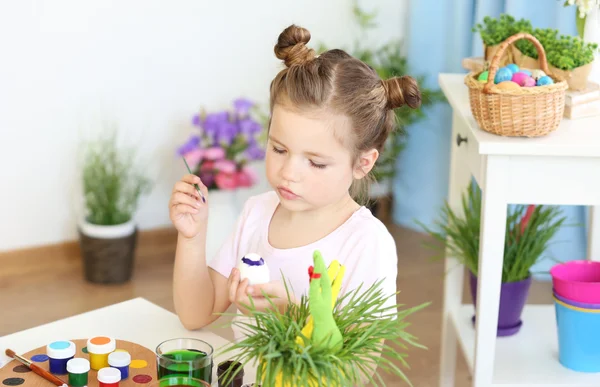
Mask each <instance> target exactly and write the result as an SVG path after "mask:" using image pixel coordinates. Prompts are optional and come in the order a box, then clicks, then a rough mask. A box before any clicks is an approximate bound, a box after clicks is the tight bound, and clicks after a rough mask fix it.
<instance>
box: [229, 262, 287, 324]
mask: <svg viewBox="0 0 600 387" xmlns="http://www.w3.org/2000/svg"><path fill="white" fill-rule="evenodd" d="M264 294H266V295H267V296H268V297H269V299H267V298H266V297H265V296H264ZM250 297H252V302H253V303H254V307H255V308H256V310H259V311H261V312H264V311H265V310H267V309H270V308H272V307H273V305H272V304H271V303H273V304H275V306H277V308H278V309H279V311H280V312H281V313H283V312H284V311H285V307H286V306H287V305H288V303H289V302H290V301H291V302H294V303H295V302H296V299H295V298H294V295H293V294H290V296H289V297H290V299H289V300H288V294H287V292H286V290H285V287H284V286H283V284H282V283H281V282H279V281H273V282H269V283H266V284H261V285H249V284H248V279H244V280H243V281H240V271H239V270H238V269H237V268H233V270H232V271H231V275H230V276H229V301H231V302H232V303H234V304H235V305H236V306H237V307H238V308H239V309H240V311H241V312H242V313H244V314H246V315H247V314H248V310H247V309H246V308H244V305H248V306H250V302H251V301H250Z"/></svg>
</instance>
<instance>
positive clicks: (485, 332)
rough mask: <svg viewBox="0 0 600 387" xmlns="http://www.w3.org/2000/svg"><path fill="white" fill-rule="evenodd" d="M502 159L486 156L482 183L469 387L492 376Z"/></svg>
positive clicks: (502, 218) (502, 226)
mask: <svg viewBox="0 0 600 387" xmlns="http://www.w3.org/2000/svg"><path fill="white" fill-rule="evenodd" d="M506 174H507V168H506V158H505V157H502V156H488V157H487V165H486V169H485V177H484V182H485V183H484V184H483V185H482V206H481V230H480V238H479V240H480V244H479V266H478V281H477V309H476V315H477V320H476V333H475V360H474V363H475V364H473V387H484V386H485V387H488V386H491V385H492V382H493V377H494V360H495V352H496V335H497V326H498V309H499V306H500V284H501V281H502V263H503V260H504V239H505V235H506V211H507V207H508V206H507V203H506V181H507V176H506Z"/></svg>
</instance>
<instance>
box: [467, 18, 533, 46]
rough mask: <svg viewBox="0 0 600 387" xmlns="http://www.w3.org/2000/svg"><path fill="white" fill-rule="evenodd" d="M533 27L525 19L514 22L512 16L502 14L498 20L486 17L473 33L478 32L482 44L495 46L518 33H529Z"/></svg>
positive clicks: (474, 28) (475, 27)
mask: <svg viewBox="0 0 600 387" xmlns="http://www.w3.org/2000/svg"><path fill="white" fill-rule="evenodd" d="M532 30H533V27H532V26H531V22H530V21H529V20H526V19H520V20H516V19H515V17H514V16H511V15H508V14H502V15H500V17H499V18H497V19H496V18H492V17H490V16H486V17H484V18H483V22H482V23H477V24H476V25H475V26H474V27H473V32H479V35H480V36H481V40H482V41H483V44H485V45H486V46H496V45H498V44H500V43H502V42H503V41H505V40H506V39H508V38H509V37H511V36H513V35H514V34H516V33H518V32H531V31H532Z"/></svg>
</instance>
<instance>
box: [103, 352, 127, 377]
mask: <svg viewBox="0 0 600 387" xmlns="http://www.w3.org/2000/svg"><path fill="white" fill-rule="evenodd" d="M129 364H131V355H130V354H129V352H127V351H116V352H113V353H111V354H110V355H108V365H109V366H111V367H113V368H116V369H118V370H119V371H121V380H123V379H127V377H129Z"/></svg>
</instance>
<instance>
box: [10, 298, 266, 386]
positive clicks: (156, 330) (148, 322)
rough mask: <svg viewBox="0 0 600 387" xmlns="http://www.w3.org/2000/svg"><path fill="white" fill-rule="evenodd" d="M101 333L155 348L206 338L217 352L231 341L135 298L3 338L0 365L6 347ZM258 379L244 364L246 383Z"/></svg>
mask: <svg viewBox="0 0 600 387" xmlns="http://www.w3.org/2000/svg"><path fill="white" fill-rule="evenodd" d="M101 335H106V336H112V337H114V338H116V339H121V340H127V341H131V342H134V343H136V344H139V345H142V346H144V347H146V348H148V349H150V350H152V351H154V350H155V348H156V346H157V345H158V344H160V343H161V342H163V341H165V340H169V339H173V338H178V337H189V338H195V339H200V340H204V341H206V342H207V343H209V344H211V345H212V346H213V347H214V349H215V352H216V353H218V352H219V350H220V349H221V348H222V347H224V346H225V345H227V344H229V341H227V340H225V339H224V338H222V337H221V336H218V335H216V334H214V333H212V332H210V331H207V330H205V329H201V330H198V331H193V332H190V331H188V330H186V329H185V328H184V327H183V326H182V325H181V323H180V322H179V319H178V318H177V316H176V315H175V314H174V313H171V312H169V311H168V310H165V309H163V308H161V307H159V306H157V305H155V304H153V303H151V302H149V301H147V300H145V299H143V298H135V299H132V300H129V301H125V302H122V303H119V304H115V305H111V306H108V307H105V308H101V309H96V310H93V311H91V312H88V313H83V314H80V315H77V316H73V317H69V318H67V319H64V320H59V321H55V322H52V323H50V324H45V325H41V326H39V327H35V328H31V329H27V330H24V331H21V332H17V333H14V334H11V335H7V336H4V337H0V350H1V351H2V353H0V367H2V366H3V365H4V364H7V363H8V362H9V361H10V360H12V359H10V358H8V357H7V356H6V355H5V354H4V351H5V349H6V348H10V349H12V350H14V351H15V352H16V353H19V354H21V353H25V352H28V351H31V350H33V349H35V348H38V347H42V346H45V345H46V344H48V343H51V342H52V341H55V340H65V339H84V338H88V337H94V336H101ZM223 360H227V359H224V358H223V357H219V356H216V357H215V358H214V367H213V383H212V385H213V386H216V385H218V380H217V376H216V371H217V364H219V362H221V361H223ZM255 378H256V370H255V369H253V368H251V367H248V366H246V367H244V382H247V383H248V382H253V381H254V380H255Z"/></svg>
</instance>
